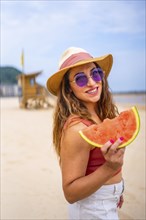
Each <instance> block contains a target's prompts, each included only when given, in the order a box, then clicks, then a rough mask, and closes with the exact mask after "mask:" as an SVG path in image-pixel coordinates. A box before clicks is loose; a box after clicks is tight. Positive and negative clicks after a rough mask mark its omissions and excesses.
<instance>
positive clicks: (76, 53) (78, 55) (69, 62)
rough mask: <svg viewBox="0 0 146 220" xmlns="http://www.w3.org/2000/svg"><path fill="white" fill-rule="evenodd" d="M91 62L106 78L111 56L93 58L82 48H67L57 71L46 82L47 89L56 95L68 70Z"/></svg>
mask: <svg viewBox="0 0 146 220" xmlns="http://www.w3.org/2000/svg"><path fill="white" fill-rule="evenodd" d="M91 62H95V63H97V64H98V65H99V66H100V67H101V68H102V70H103V71H104V72H105V76H106V77H107V76H108V75H109V72H110V70H111V67H112V63H113V57H112V55H111V54H108V55H105V56H102V57H96V58H93V57H92V56H91V55H90V54H89V53H88V52H87V51H85V50H84V49H82V48H78V47H70V48H68V49H67V50H66V51H65V52H64V53H63V55H62V57H61V59H60V61H59V70H58V71H57V72H56V73H54V74H53V75H52V76H51V77H49V79H48V80H47V89H48V90H49V92H51V93H52V94H53V95H57V92H58V90H59V87H60V84H61V81H62V79H63V76H64V74H65V73H66V72H67V71H68V70H69V69H71V68H73V67H77V66H80V65H83V64H86V63H91Z"/></svg>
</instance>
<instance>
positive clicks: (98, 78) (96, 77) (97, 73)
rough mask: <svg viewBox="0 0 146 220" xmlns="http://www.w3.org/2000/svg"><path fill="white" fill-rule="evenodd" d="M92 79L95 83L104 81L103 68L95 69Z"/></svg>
mask: <svg viewBox="0 0 146 220" xmlns="http://www.w3.org/2000/svg"><path fill="white" fill-rule="evenodd" d="M91 76H92V79H93V80H94V81H95V82H99V81H101V80H102V79H103V71H102V69H101V68H95V69H93V70H92V72H91Z"/></svg>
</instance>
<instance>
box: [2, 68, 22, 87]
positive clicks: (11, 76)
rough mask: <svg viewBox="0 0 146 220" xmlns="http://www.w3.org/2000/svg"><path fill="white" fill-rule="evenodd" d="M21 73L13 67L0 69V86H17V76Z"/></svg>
mask: <svg viewBox="0 0 146 220" xmlns="http://www.w3.org/2000/svg"><path fill="white" fill-rule="evenodd" d="M19 74H21V71H20V70H18V69H16V68H14V67H9V66H6V67H0V84H1V85H3V84H5V85H14V84H17V78H16V77H17V76H18V75H19Z"/></svg>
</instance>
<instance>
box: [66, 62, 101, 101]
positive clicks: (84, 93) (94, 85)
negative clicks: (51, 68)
mask: <svg viewBox="0 0 146 220" xmlns="http://www.w3.org/2000/svg"><path fill="white" fill-rule="evenodd" d="M94 68H96V65H95V64H94V63H88V64H85V65H82V66H78V67H74V68H72V69H71V70H70V74H69V81H70V88H71V91H72V92H73V93H74V94H75V96H76V97H77V98H78V99H80V100H82V101H83V102H84V103H96V102H97V101H98V100H99V99H100V96H101V92H102V81H99V82H95V81H94V80H93V79H92V77H91V72H92V71H93V69H94ZM78 73H84V74H85V75H86V76H87V78H88V82H87V84H86V85H85V86H83V87H80V86H78V85H77V84H76V82H75V81H74V80H75V77H77V75H78Z"/></svg>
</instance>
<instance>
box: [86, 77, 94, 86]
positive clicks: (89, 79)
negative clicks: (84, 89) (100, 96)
mask: <svg viewBox="0 0 146 220" xmlns="http://www.w3.org/2000/svg"><path fill="white" fill-rule="evenodd" d="M87 79H88V82H87V85H94V84H95V83H96V82H95V81H94V79H93V76H89V77H87Z"/></svg>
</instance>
